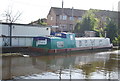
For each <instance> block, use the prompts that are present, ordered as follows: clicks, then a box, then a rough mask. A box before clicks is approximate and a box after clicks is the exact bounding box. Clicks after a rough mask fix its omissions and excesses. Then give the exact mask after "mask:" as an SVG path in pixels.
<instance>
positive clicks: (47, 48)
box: [31, 32, 112, 53]
mask: <svg viewBox="0 0 120 81" xmlns="http://www.w3.org/2000/svg"><path fill="white" fill-rule="evenodd" d="M111 47H112V44H111V43H110V39H109V38H105V37H79V38H78V37H75V34H74V33H65V32H62V33H55V34H53V35H51V36H46V37H34V38H33V44H32V48H31V50H32V51H38V52H42V53H64V52H70V51H80V50H94V49H104V48H111Z"/></svg>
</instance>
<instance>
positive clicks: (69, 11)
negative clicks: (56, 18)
mask: <svg viewBox="0 0 120 81" xmlns="http://www.w3.org/2000/svg"><path fill="white" fill-rule="evenodd" d="M51 9H53V10H54V12H55V13H56V15H62V8H57V7H52V8H51ZM85 12H86V10H79V9H73V16H82V15H83V14H84V13H85ZM63 13H64V14H65V15H68V16H72V8H63Z"/></svg>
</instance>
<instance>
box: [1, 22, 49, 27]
mask: <svg viewBox="0 0 120 81" xmlns="http://www.w3.org/2000/svg"><path fill="white" fill-rule="evenodd" d="M0 24H2V25H10V24H11V23H6V22H0ZM12 25H19V26H34V27H49V26H42V25H38V24H36V25H32V24H20V23H12Z"/></svg>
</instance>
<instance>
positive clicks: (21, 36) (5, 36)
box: [0, 23, 51, 47]
mask: <svg viewBox="0 0 120 81" xmlns="http://www.w3.org/2000/svg"><path fill="white" fill-rule="evenodd" d="M50 32H51V28H50V27H44V26H40V25H27V24H15V23H12V25H11V46H18V47H19V46H23V47H25V46H32V41H33V37H37V36H47V35H50ZM2 46H10V24H9V23H0V47H2Z"/></svg>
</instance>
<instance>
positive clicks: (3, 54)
mask: <svg viewBox="0 0 120 81" xmlns="http://www.w3.org/2000/svg"><path fill="white" fill-rule="evenodd" d="M0 56H22V54H21V53H2V54H0Z"/></svg>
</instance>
